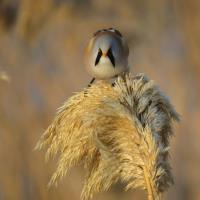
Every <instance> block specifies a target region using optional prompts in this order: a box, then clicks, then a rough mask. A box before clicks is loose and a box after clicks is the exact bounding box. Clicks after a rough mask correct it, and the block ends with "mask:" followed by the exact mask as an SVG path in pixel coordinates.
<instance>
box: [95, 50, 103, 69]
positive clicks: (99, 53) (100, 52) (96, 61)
mask: <svg viewBox="0 0 200 200" xmlns="http://www.w3.org/2000/svg"><path fill="white" fill-rule="evenodd" d="M101 56H102V51H101V49H99V52H98V54H97V58H96V60H95V66H96V65H97V64H98V63H99V60H100V58H101Z"/></svg>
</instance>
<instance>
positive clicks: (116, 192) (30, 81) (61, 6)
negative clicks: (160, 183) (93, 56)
mask: <svg viewBox="0 0 200 200" xmlns="http://www.w3.org/2000/svg"><path fill="white" fill-rule="evenodd" d="M109 27H114V28H116V29H119V30H120V31H121V32H122V34H123V35H124V37H125V38H127V40H128V44H129V47H130V57H129V62H130V66H131V71H132V72H133V73H134V74H137V73H141V72H142V73H145V74H146V75H147V76H148V77H149V78H150V79H154V80H155V81H156V83H157V84H158V85H159V87H160V88H161V90H163V91H164V92H165V94H167V95H168V96H169V97H170V99H171V101H172V103H173V104H174V105H175V107H176V108H177V111H178V112H179V113H180V114H181V123H180V124H179V125H176V126H175V137H173V138H172V140H171V147H172V148H171V162H172V167H173V173H174V178H175V185H174V186H173V187H171V188H170V189H169V191H168V192H167V194H166V195H165V199H175V200H176V199H177V200H198V199H200V137H199V136H200V132H199V123H200V122H199V120H200V115H199V112H200V1H197V0H190V1H187V0H162V1H161V0H151V1H145V0H132V1H131V0H123V1H114V0H85V1H83V0H1V1H0V95H1V96H0V200H47V199H48V200H64V199H65V200H79V199H80V193H81V189H82V186H83V178H84V171H83V170H82V168H81V166H80V167H77V168H74V169H72V170H71V171H70V172H69V173H68V174H67V176H66V177H65V178H64V180H63V181H62V182H60V184H59V185H58V187H57V188H51V189H50V190H48V189H47V183H48V181H49V179H50V176H51V174H52V173H53V171H54V170H55V167H56V165H55V162H50V163H45V162H44V153H42V152H35V151H33V148H34V145H35V144H36V142H37V140H38V139H39V137H40V136H41V134H42V133H43V131H44V130H45V129H46V128H47V126H48V125H49V124H50V123H51V120H52V119H53V117H54V114H55V112H56V109H57V108H58V107H59V106H60V105H61V104H62V103H63V101H64V100H66V99H67V98H68V97H69V96H71V95H73V94H74V92H77V91H80V90H82V89H83V87H85V86H87V84H88V83H89V81H90V80H91V77H89V76H88V75H87V73H86V71H85V70H84V66H83V52H84V47H85V45H86V44H87V42H88V40H89V39H90V37H91V36H92V33H93V32H94V31H96V30H98V29H101V28H109ZM94 199H95V200H121V199H124V200H131V199H145V193H144V192H143V191H138V190H133V191H128V192H123V190H122V187H121V186H120V185H116V186H115V187H113V188H112V189H111V190H110V191H109V192H107V193H104V194H98V195H96V196H95V197H94Z"/></svg>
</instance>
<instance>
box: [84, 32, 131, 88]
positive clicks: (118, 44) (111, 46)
mask: <svg viewBox="0 0 200 200" xmlns="http://www.w3.org/2000/svg"><path fill="white" fill-rule="evenodd" d="M128 55H129V48H128V45H127V43H126V41H125V40H124V38H123V37H122V34H121V33H120V32H119V31H118V30H116V29H113V28H108V29H102V30H98V31H96V32H95V33H94V34H93V37H92V38H91V40H90V42H89V44H88V46H87V48H86V55H85V65H86V69H87V71H88V73H89V74H90V75H91V76H93V79H92V81H91V82H90V84H92V83H93V81H94V80H95V79H101V80H102V79H103V80H107V79H111V78H114V77H117V76H118V75H120V74H121V73H123V72H126V71H128V69H129V67H128Z"/></svg>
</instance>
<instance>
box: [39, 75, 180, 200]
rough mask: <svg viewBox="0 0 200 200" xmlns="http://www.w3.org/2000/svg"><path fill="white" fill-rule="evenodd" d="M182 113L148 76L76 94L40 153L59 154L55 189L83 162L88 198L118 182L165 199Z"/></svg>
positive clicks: (41, 143) (85, 199)
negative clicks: (175, 131) (176, 125)
mask: <svg viewBox="0 0 200 200" xmlns="http://www.w3.org/2000/svg"><path fill="white" fill-rule="evenodd" d="M172 120H178V114H177V113H176V112H175V110H174V108H173V107H172V106H171V105H170V103H169V101H168V99H167V98H166V97H165V96H164V95H162V93H161V92H160V91H159V90H158V89H157V88H156V87H155V86H154V84H153V82H152V81H149V80H148V79H147V78H146V77H145V76H142V75H140V76H136V77H134V78H132V77H131V76H130V75H125V76H124V77H119V78H118V80H117V81H116V82H115V86H114V87H112V86H111V85H110V84H108V83H105V82H103V81H99V82H98V83H96V84H93V85H92V86H91V87H89V88H87V89H85V90H84V91H82V92H80V93H78V94H76V95H74V96H72V97H71V98H70V99H69V100H67V101H66V102H65V104H64V105H63V106H62V107H61V108H60V109H59V110H58V112H57V115H56V117H55V119H54V121H53V122H52V124H51V125H50V126H49V127H48V129H47V130H46V131H45V133H44V134H43V136H42V137H41V139H40V141H39V142H38V143H37V145H36V149H40V150H41V149H43V148H45V147H46V148H47V153H46V159H47V160H48V159H49V158H52V157H55V156H56V155H57V154H58V155H59V160H58V166H57V169H56V171H55V173H54V175H53V176H52V178H51V181H50V185H52V184H54V183H57V180H58V179H59V178H62V177H63V176H64V175H65V174H66V172H67V171H68V169H69V168H70V167H72V166H73V165H77V164H79V163H80V162H81V163H82V164H83V165H84V166H85V168H86V169H87V173H88V175H87V177H86V180H85V184H84V188H83V191H82V199H83V200H88V199H91V198H92V197H93V194H94V193H96V192H101V191H106V190H108V189H109V187H110V186H111V185H112V184H114V183H116V182H118V181H123V182H125V183H126V186H125V188H126V190H127V189H132V188H141V189H145V190H147V193H148V199H149V200H156V199H161V197H162V193H163V192H164V191H166V189H168V187H169V186H170V185H171V184H172V183H173V178H172V174H171V167H170V165H169V162H168V155H169V152H168V150H169V136H170V135H171V134H172V127H171V122H172Z"/></svg>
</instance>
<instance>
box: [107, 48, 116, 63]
mask: <svg viewBox="0 0 200 200" xmlns="http://www.w3.org/2000/svg"><path fill="white" fill-rule="evenodd" d="M107 56H108V58H109V59H110V61H111V63H112V64H113V67H115V58H114V56H113V53H112V49H111V48H110V49H109V50H108V52H107Z"/></svg>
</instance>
